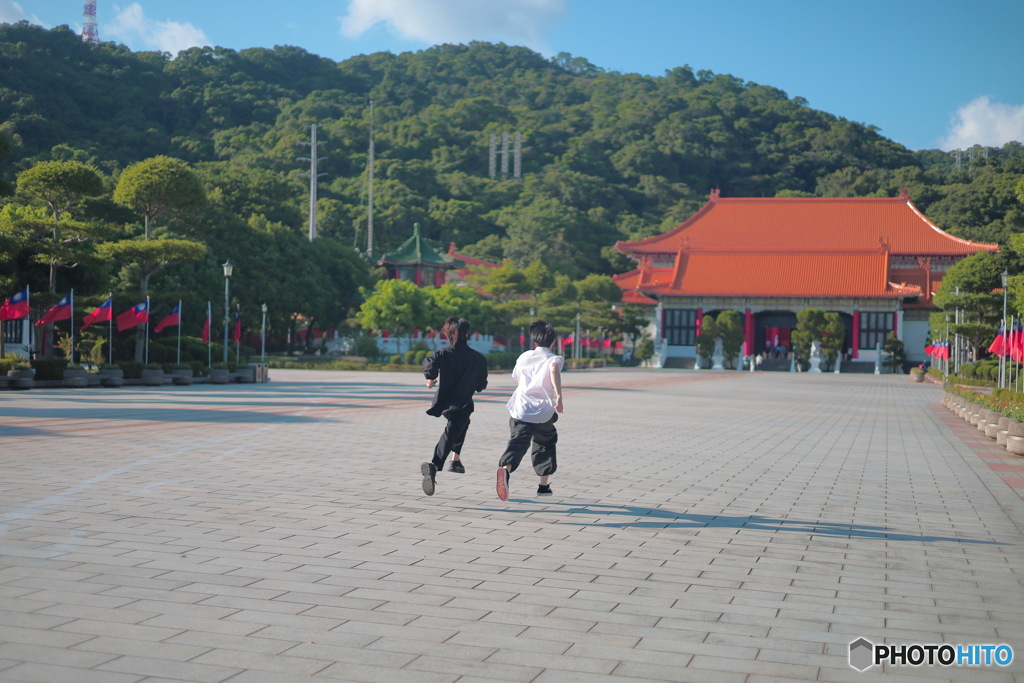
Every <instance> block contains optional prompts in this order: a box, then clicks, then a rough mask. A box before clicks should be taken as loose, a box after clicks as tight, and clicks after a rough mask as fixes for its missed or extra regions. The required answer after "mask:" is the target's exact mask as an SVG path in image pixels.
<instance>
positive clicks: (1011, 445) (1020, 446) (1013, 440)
mask: <svg viewBox="0 0 1024 683" xmlns="http://www.w3.org/2000/svg"><path fill="white" fill-rule="evenodd" d="M1006 450H1008V451H1010V452H1011V453H1013V454H1014V455H1024V422H1017V421H1016V420H1010V424H1009V426H1007V428H1006Z"/></svg>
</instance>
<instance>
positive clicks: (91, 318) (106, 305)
mask: <svg viewBox="0 0 1024 683" xmlns="http://www.w3.org/2000/svg"><path fill="white" fill-rule="evenodd" d="M113 315H114V302H113V301H112V300H111V298H110V297H109V296H108V297H107V300H106V301H104V302H103V303H101V304H100V305H99V308H96V309H94V310H93V312H92V313H90V314H89V315H87V316H85V319H84V320H83V321H82V323H83V324H82V331H83V332H84V331H85V328H87V327H89V325H92V324H93V323H105V322H108V321H109V320H110V319H111V318H112V317H113Z"/></svg>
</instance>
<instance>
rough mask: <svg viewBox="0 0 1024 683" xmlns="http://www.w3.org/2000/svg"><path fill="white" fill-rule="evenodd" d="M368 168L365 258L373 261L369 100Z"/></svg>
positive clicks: (371, 156)
mask: <svg viewBox="0 0 1024 683" xmlns="http://www.w3.org/2000/svg"><path fill="white" fill-rule="evenodd" d="M366 163H367V166H368V167H369V188H368V189H367V201H366V208H367V210H366V258H367V260H370V261H372V260H373V100H370V154H369V158H368V160H367V162H366Z"/></svg>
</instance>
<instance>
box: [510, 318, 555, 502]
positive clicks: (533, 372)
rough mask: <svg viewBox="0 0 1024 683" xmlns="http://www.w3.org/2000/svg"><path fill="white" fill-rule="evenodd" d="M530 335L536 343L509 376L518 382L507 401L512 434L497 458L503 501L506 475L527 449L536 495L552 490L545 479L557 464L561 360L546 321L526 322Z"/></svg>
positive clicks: (520, 357) (552, 333) (553, 334)
mask: <svg viewBox="0 0 1024 683" xmlns="http://www.w3.org/2000/svg"><path fill="white" fill-rule="evenodd" d="M530 338H531V339H532V340H533V343H534V344H535V345H536V347H537V348H535V349H533V350H532V351H525V352H523V354H522V355H521V356H519V359H518V360H517V361H516V367H515V369H514V370H513V371H512V378H513V379H514V380H516V381H517V382H518V383H519V385H518V386H517V387H516V390H515V391H514V392H513V393H512V397H511V398H510V399H509V400H508V403H507V404H506V406H505V407H506V408H508V412H509V415H510V417H509V421H508V426H509V432H510V434H509V439H508V446H506V448H505V452H504V453H502V455H501V458H500V459H499V460H498V465H499V467H498V475H497V476H498V479H497V483H496V485H495V488H496V490H497V492H498V498H500V499H501V500H508V490H509V488H508V487H509V476H510V475H511V474H512V473H513V472H515V471H516V469H517V468H518V467H519V463H520V462H522V460H523V457H524V456H525V455H526V451H527V450H531V453H530V455H531V458H532V460H533V471H534V472H536V473H537V475H538V476H539V477H540V485H539V486H538V487H537V495H538V496H550V495H551V486H550V485H549V484H548V479H549V477H550V476H551V475H552V474H554V473H555V471H556V470H557V469H558V460H557V458H556V448H555V445H556V444H557V443H558V430H556V429H555V422H556V421H557V420H558V415H559V414H560V413H561V412H562V376H561V371H562V367H563V366H564V365H565V359H564V358H562V357H561V356H556V355H555V354H554V353H552V351H551V344H552V343H554V341H555V339H556V338H557V335H556V334H555V330H554V328H553V327H551V325H549V324H548V323H546V322H544V321H543V320H538V321H537V322H535V323H533V324H532V325H530ZM531 444H532V449H531Z"/></svg>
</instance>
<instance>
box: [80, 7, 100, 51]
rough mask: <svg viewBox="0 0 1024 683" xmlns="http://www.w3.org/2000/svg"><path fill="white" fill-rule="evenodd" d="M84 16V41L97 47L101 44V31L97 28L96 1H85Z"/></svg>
mask: <svg viewBox="0 0 1024 683" xmlns="http://www.w3.org/2000/svg"><path fill="white" fill-rule="evenodd" d="M83 16H84V19H85V20H84V21H83V22H82V40H84V41H85V42H87V43H92V44H94V45H95V44H97V43H99V42H100V30H99V29H98V28H97V27H96V0H85V11H84V13H83Z"/></svg>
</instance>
